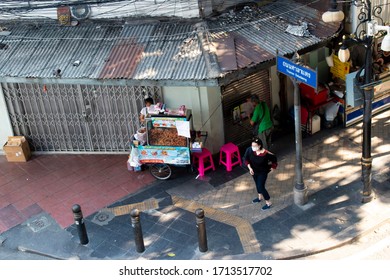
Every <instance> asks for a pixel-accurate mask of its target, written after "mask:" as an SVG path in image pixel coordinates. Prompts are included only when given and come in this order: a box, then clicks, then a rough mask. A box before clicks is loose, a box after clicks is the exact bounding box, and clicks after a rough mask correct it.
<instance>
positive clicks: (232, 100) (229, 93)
mask: <svg viewBox="0 0 390 280" xmlns="http://www.w3.org/2000/svg"><path fill="white" fill-rule="evenodd" d="M252 94H256V95H258V96H259V98H260V100H262V101H265V102H266V103H267V104H268V107H269V108H271V107H270V106H271V93H270V80H269V72H268V69H267V70H262V71H260V72H258V73H256V74H253V75H250V76H248V77H245V78H243V79H241V80H238V81H235V82H233V83H231V84H229V85H227V86H225V87H224V88H223V89H222V104H223V118H224V131H225V143H228V142H233V143H235V144H236V145H245V144H247V143H248V142H249V141H250V140H251V139H252V136H253V135H252V131H253V130H252V127H251V125H250V124H249V119H243V120H242V121H239V122H237V121H235V120H234V116H233V112H234V110H235V108H237V107H238V106H240V105H241V104H243V103H245V102H246V100H247V99H248V98H249V97H250V96H251V95H252Z"/></svg>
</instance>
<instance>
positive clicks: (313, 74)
mask: <svg viewBox="0 0 390 280" xmlns="http://www.w3.org/2000/svg"><path fill="white" fill-rule="evenodd" d="M276 67H277V71H278V72H280V73H283V74H285V75H287V76H289V77H292V78H295V79H297V80H298V81H300V82H302V83H304V84H306V85H308V86H310V87H312V88H314V89H315V90H317V71H314V70H312V69H309V68H306V67H303V66H301V65H298V64H295V63H294V62H292V61H290V60H288V59H287V58H285V57H282V56H277V59H276Z"/></svg>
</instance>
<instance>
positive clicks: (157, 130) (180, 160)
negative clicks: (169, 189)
mask: <svg viewBox="0 0 390 280" xmlns="http://www.w3.org/2000/svg"><path fill="white" fill-rule="evenodd" d="M145 129H146V131H145V133H146V143H145V144H144V145H137V146H136V148H137V150H138V161H139V162H140V163H141V164H147V165H149V166H150V169H151V170H150V171H151V173H152V175H153V176H154V177H156V178H158V179H167V178H169V177H170V175H171V169H170V167H169V165H190V164H191V151H190V132H191V129H192V115H191V110H186V112H185V115H184V116H183V115H168V114H162V115H152V116H150V117H148V118H146V128H145Z"/></svg>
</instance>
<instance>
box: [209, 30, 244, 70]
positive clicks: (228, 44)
mask: <svg viewBox="0 0 390 280" xmlns="http://www.w3.org/2000/svg"><path fill="white" fill-rule="evenodd" d="M213 45H214V47H215V49H216V54H217V57H218V63H219V67H220V68H221V71H222V72H226V71H233V70H237V55H238V54H237V55H236V45H235V42H234V36H233V35H228V36H226V37H222V38H216V39H215V40H214V41H213Z"/></svg>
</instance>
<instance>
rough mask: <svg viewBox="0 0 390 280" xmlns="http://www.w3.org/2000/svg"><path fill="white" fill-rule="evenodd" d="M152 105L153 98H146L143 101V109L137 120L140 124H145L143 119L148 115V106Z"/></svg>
mask: <svg viewBox="0 0 390 280" xmlns="http://www.w3.org/2000/svg"><path fill="white" fill-rule="evenodd" d="M152 104H153V98H151V97H148V98H146V99H145V107H143V108H142V110H141V112H140V115H139V120H140V122H141V123H144V122H145V118H146V116H147V115H148V109H149V107H150V105H152Z"/></svg>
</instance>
